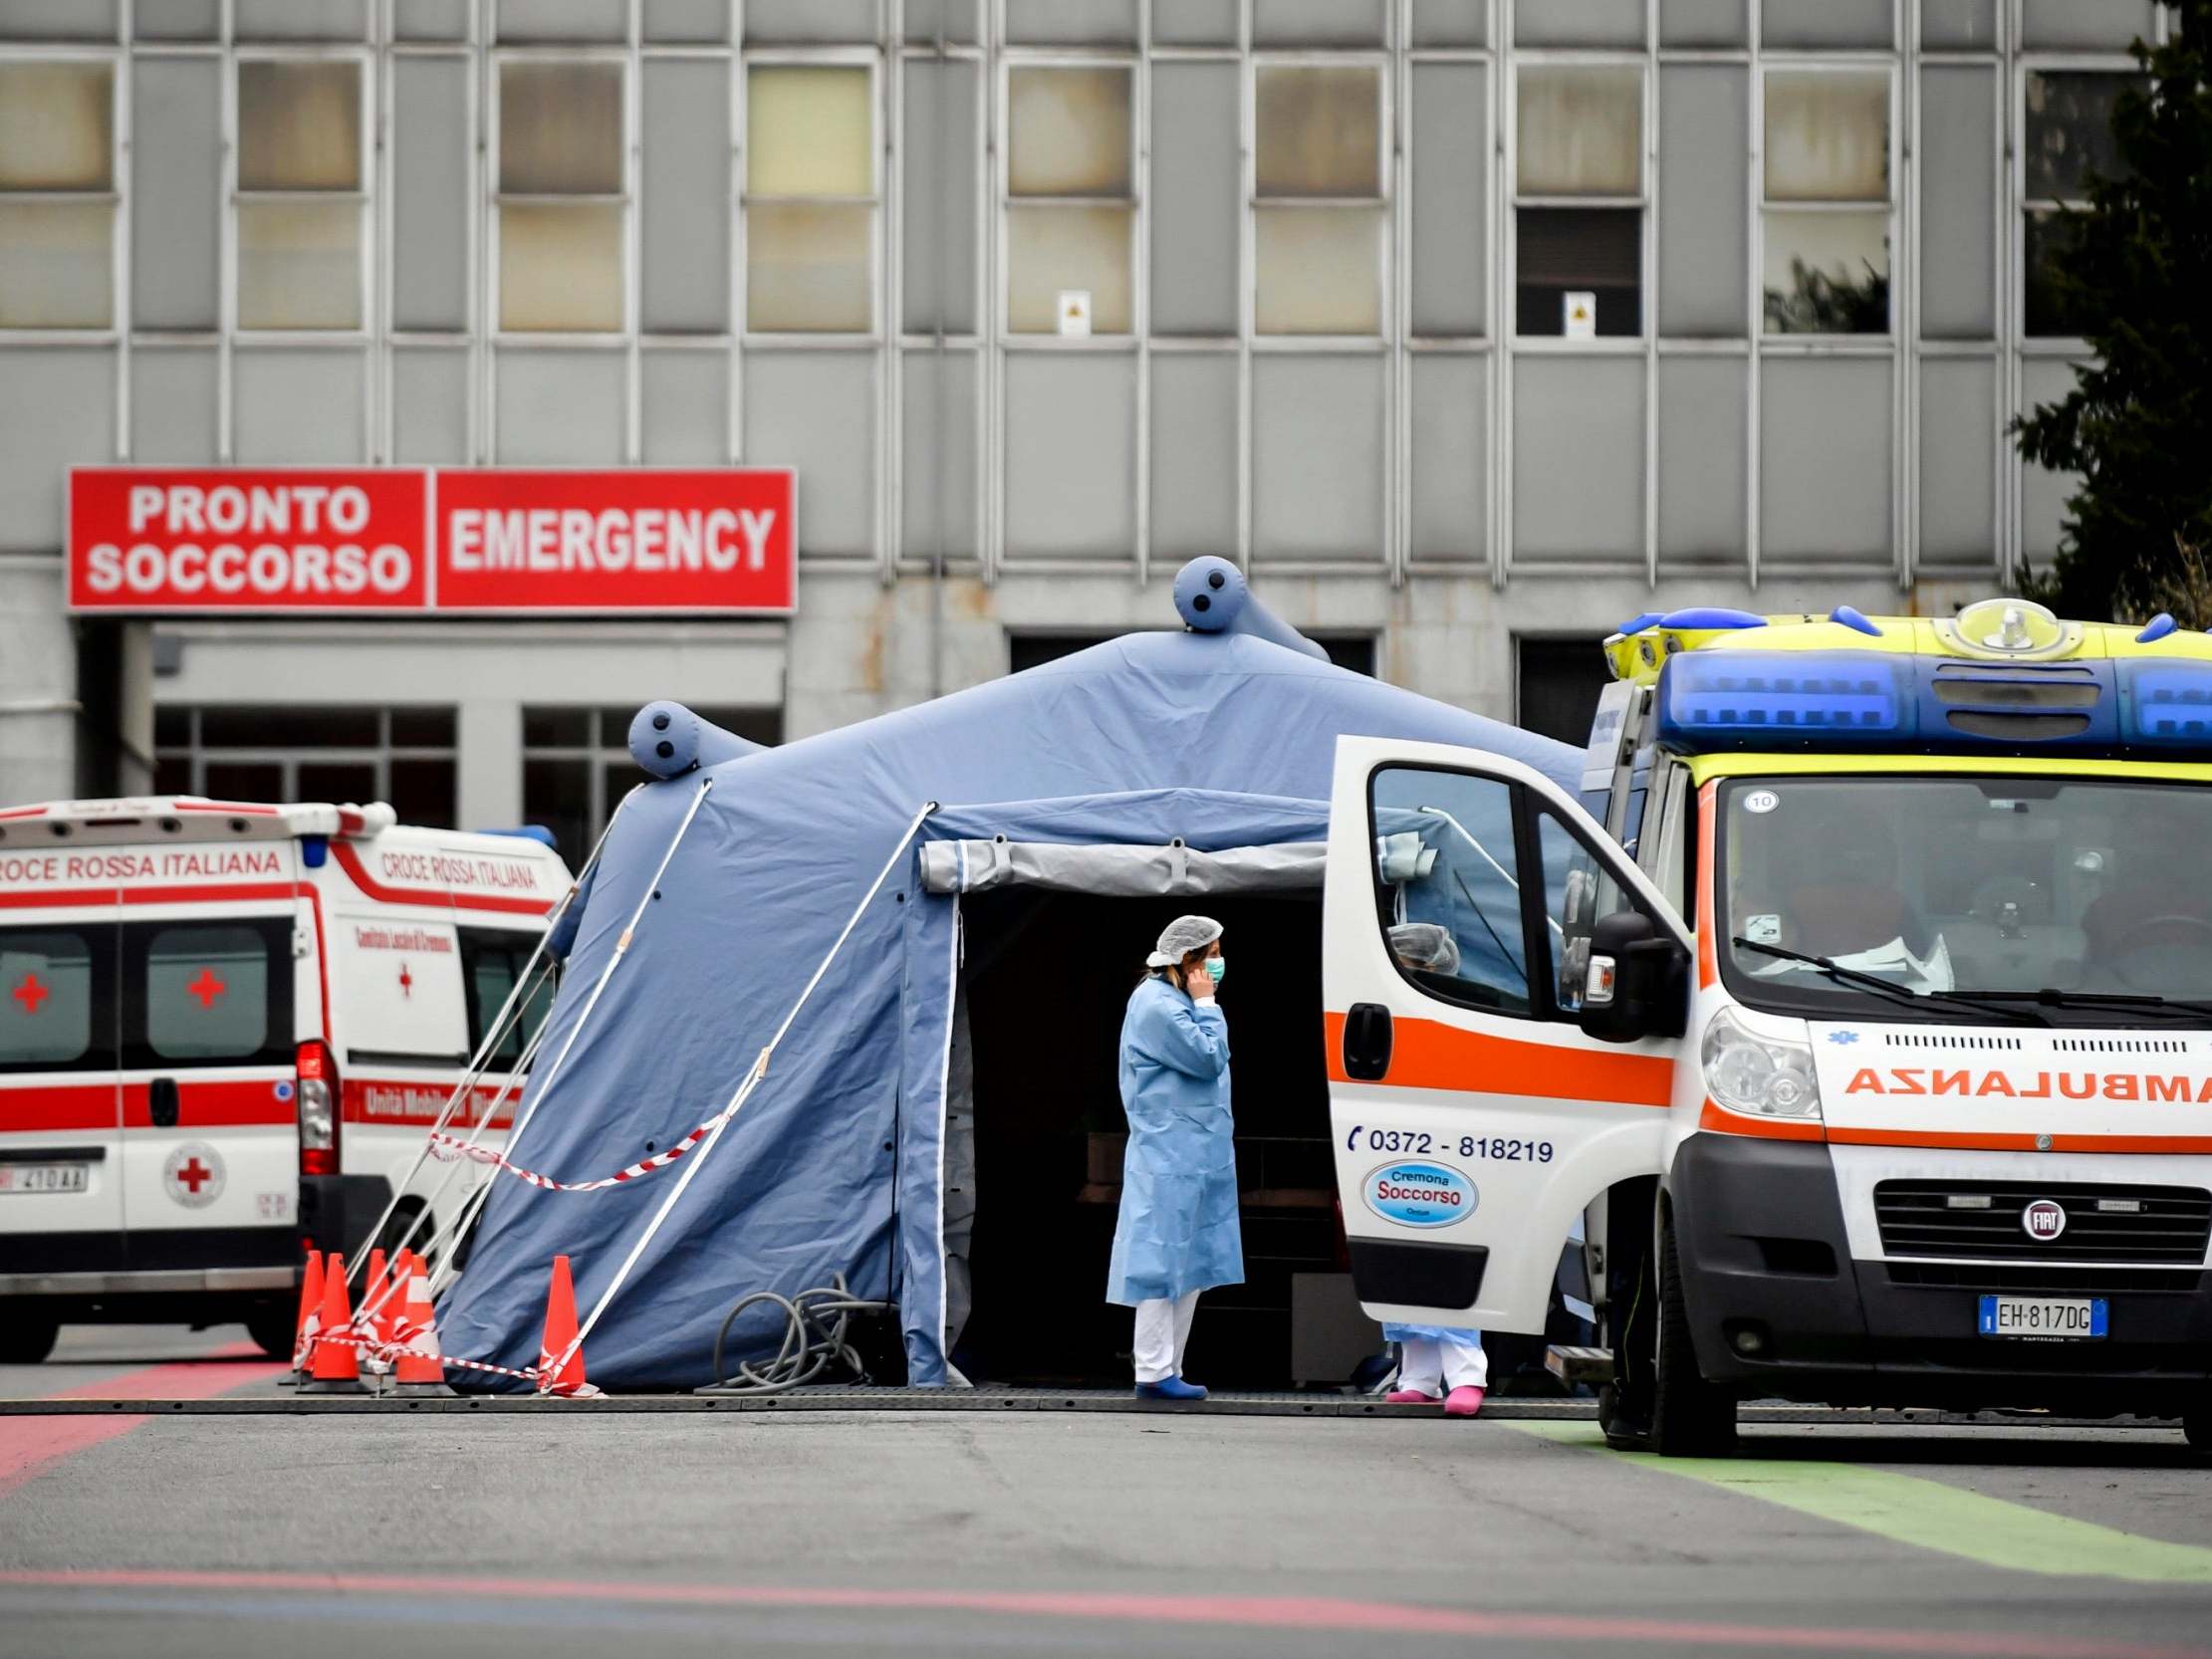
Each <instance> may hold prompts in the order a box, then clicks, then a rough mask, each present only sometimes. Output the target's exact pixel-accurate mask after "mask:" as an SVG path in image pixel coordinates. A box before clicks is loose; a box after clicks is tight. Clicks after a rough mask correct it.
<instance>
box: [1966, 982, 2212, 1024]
mask: <svg viewBox="0 0 2212 1659" xmlns="http://www.w3.org/2000/svg"><path fill="white" fill-rule="evenodd" d="M1966 994H1967V995H1969V996H1974V997H1986V998H1988V999H1989V1000H1990V1001H1992V1002H2000V1001H2001V1002H2021V1003H2037V1004H2040V1005H2041V1006H2043V1007H2045V1008H2147V1009H2151V1010H2153V1011H2155V1012H2157V1013H2161V1014H2185V1015H2195V1016H2196V1017H2197V1018H2199V1019H2203V1018H2207V1017H2212V1003H2195V1002H2187V1001H2184V1000H2182V999H2180V998H2176V997H2161V996H2157V995H2155V994H2153V993H2151V992H2148V991H2141V992H2126V991H2062V990H2060V989H2059V988H2058V987H2057V986H2054V985H2046V986H2044V987H2043V988H2042V989H2041V990H2037V991H1972V992H1968V993H1966Z"/></svg>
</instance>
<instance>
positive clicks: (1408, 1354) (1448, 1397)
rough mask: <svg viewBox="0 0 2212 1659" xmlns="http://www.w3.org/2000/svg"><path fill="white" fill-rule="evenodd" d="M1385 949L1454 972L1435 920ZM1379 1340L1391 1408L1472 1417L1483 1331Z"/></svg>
mask: <svg viewBox="0 0 2212 1659" xmlns="http://www.w3.org/2000/svg"><path fill="white" fill-rule="evenodd" d="M1390 950H1391V952H1392V953H1393V954H1394V955H1395V956H1396V957H1397V959H1398V963H1399V965H1400V966H1401V967H1403V968H1405V969H1407V970H1408V971H1409V972H1412V973H1415V974H1437V975H1441V976H1442V977H1444V978H1446V979H1449V978H1451V977H1452V976H1454V975H1456V974H1457V973H1458V972H1459V943H1458V941H1457V940H1455V939H1454V938H1453V937H1452V936H1451V932H1450V930H1449V929H1447V928H1444V927H1440V926H1438V925H1437V924H1436V923H1434V922H1400V923H1399V924H1398V925H1397V926H1396V927H1393V928H1391V929H1390ZM1382 1339H1383V1340H1384V1341H1386V1342H1395V1343H1397V1345H1398V1385H1397V1387H1396V1388H1394V1389H1392V1390H1391V1391H1390V1392H1389V1393H1388V1394H1387V1395H1385V1396H1384V1398H1386V1399H1387V1400H1388V1401H1389V1403H1390V1404H1392V1405H1434V1404H1436V1402H1437V1401H1438V1400H1442V1401H1443V1402H1444V1414H1445V1415H1446V1416H1448V1417H1472V1416H1474V1415H1475V1413H1476V1412H1478V1411H1480V1410H1481V1409H1482V1401H1483V1395H1484V1393H1485V1392H1486V1390H1487V1389H1488V1388H1489V1386H1490V1356H1489V1355H1488V1354H1486V1353H1484V1352H1483V1351H1482V1332H1481V1331H1479V1330H1467V1329H1463V1328H1460V1327H1458V1326H1455V1325H1440V1324H1385V1325H1384V1326H1383V1327H1382Z"/></svg>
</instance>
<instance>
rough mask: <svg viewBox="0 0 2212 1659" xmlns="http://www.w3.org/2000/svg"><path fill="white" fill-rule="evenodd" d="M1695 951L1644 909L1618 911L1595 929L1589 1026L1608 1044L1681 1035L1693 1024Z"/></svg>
mask: <svg viewBox="0 0 2212 1659" xmlns="http://www.w3.org/2000/svg"><path fill="white" fill-rule="evenodd" d="M1689 983H1690V957H1689V952H1687V951H1686V950H1684V949H1683V948H1682V947H1681V946H1680V945H1678V944H1676V943H1675V942H1674V941H1673V940H1672V939H1669V938H1667V937H1666V936H1665V935H1664V934H1662V933H1661V932H1660V931H1659V929H1658V926H1657V924H1656V923H1654V922H1653V921H1652V920H1651V918H1650V917H1649V916H1646V915H1645V914H1643V912H1642V911H1640V910H1616V911H1614V912H1613V913H1612V914H1611V915H1609V916H1605V917H1603V918H1601V919H1600V920H1599V921H1598V925H1597V926H1596V927H1595V928H1593V929H1592V930H1591V935H1590V967H1589V969H1588V973H1587V976H1586V978H1585V980H1584V982H1583V1030H1584V1031H1586V1032H1588V1033H1589V1034H1590V1035H1591V1036H1592V1037H1595V1038H1597V1039H1598V1041H1599V1042H1602V1043H1633V1042H1635V1041H1636V1039H1638V1038H1641V1037H1679V1036H1681V1035H1682V1033H1683V1031H1684V1029H1685V1028H1686V1027H1687V1025H1688V1023H1689Z"/></svg>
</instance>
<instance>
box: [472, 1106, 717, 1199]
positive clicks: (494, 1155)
mask: <svg viewBox="0 0 2212 1659" xmlns="http://www.w3.org/2000/svg"><path fill="white" fill-rule="evenodd" d="M727 1116H729V1111H728V1109H727V1108H725V1109H724V1110H722V1111H718V1112H716V1113H715V1114H714V1115H713V1116H712V1117H710V1118H708V1119H707V1120H706V1121H705V1122H704V1123H702V1124H700V1125H699V1126H698V1127H697V1128H696V1129H693V1130H692V1131H691V1132H690V1133H689V1134H687V1135H685V1136H684V1137H683V1139H681V1140H679V1141H677V1142H676V1143H675V1145H673V1146H671V1147H669V1148H668V1150H667V1151H665V1152H655V1153H654V1154H653V1155H652V1156H651V1157H649V1158H645V1159H642V1160H640V1161H639V1162H637V1163H633V1164H631V1165H630V1166H629V1167H628V1168H627V1169H617V1170H616V1171H615V1172H614V1174H612V1175H608V1176H603V1177H602V1178H601V1179H599V1180H597V1181H556V1180H555V1179H554V1178H553V1177H552V1176H550V1175H541V1174H539V1173H538V1172H537V1171H536V1170H534V1169H525V1168H523V1167H522V1165H520V1164H518V1163H513V1162H511V1161H509V1159H508V1157H507V1155H506V1154H505V1153H504V1152H498V1151H494V1150H493V1149H492V1148H491V1147H489V1146H473V1145H471V1144H469V1143H468V1142H467V1141H464V1140H462V1139H460V1138H459V1137H458V1136H456V1135H449V1134H446V1133H445V1132H444V1131H443V1130H432V1131H431V1133H430V1155H431V1156H432V1157H434V1158H439V1159H442V1160H443V1161H445V1162H447V1163H451V1162H452V1161H453V1160H454V1159H456V1158H468V1159H470V1160H472V1161H473V1162H476V1163H480V1164H489V1165H491V1166H492V1167H493V1168H494V1169H503V1170H505V1171H506V1172H507V1173H508V1174H510V1175H512V1176H513V1177H514V1178H515V1179H516V1180H518V1181H522V1182H526V1183H527V1184H529V1185H530V1186H533V1187H538V1188H540V1189H542V1190H543V1191H546V1192H604V1191H605V1190H606V1189H607V1188H609V1187H618V1186H620V1185H622V1184H623V1183H624V1182H625V1181H634V1180H636V1179H637V1178H638V1177H639V1176H643V1175H650V1174H652V1173H653V1172H654V1171H655V1170H660V1169H666V1168H667V1167H668V1166H669V1165H670V1164H672V1163H674V1162H675V1161H676V1160H677V1159H678V1158H680V1157H682V1156H683V1155H684V1154H685V1153H686V1152H688V1151H690V1150H691V1149H692V1148H693V1147H694V1146H697V1145H698V1144H699V1142H700V1141H702V1140H704V1139H706V1137H707V1135H708V1134H709V1133H710V1132H711V1131H712V1130H713V1128H714V1125H715V1124H717V1123H719V1122H721V1121H722V1119H723V1118H725V1117H727Z"/></svg>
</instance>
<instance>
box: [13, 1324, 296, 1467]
mask: <svg viewBox="0 0 2212 1659" xmlns="http://www.w3.org/2000/svg"><path fill="white" fill-rule="evenodd" d="M260 1353H261V1350H260V1349H259V1348H257V1347H256V1346H254V1344H253V1343H251V1342H233V1343H229V1344H226V1345H225V1346H223V1347H219V1348H216V1349H214V1350H213V1351H212V1352H210V1353H209V1354H208V1355H207V1356H206V1358H204V1359H188V1360H178V1361H172V1362H170V1363H168V1364H163V1365H147V1366H142V1367H140V1368H139V1369H137V1370H135V1371H125V1372H123V1374H122V1375H121V1376H113V1377H106V1378H103V1379H101V1380H100V1381H98V1382H81V1383H78V1384H77V1385H76V1386H75V1387H73V1388H58V1389H56V1390H55V1391H54V1392H53V1393H51V1394H47V1395H45V1396H43V1397H44V1398H46V1399H49V1400H206V1399H212V1398H214V1397H215V1396H216V1395H218V1394H227V1393H229V1392H230V1391H231V1390H232V1389H234V1388H243V1387H245V1386H246V1385H247V1384H249V1383H256V1382H267V1381H269V1380H270V1379H271V1378H273V1377H280V1376H282V1375H284V1372H285V1367H284V1366H282V1365H279V1364H276V1363H273V1362H270V1361H267V1360H264V1361H262V1362H261V1363H259V1364H243V1365H242V1364H240V1363H239V1360H241V1359H242V1358H244V1357H245V1356H246V1355H248V1354H252V1355H255V1356H256V1357H258V1356H259V1355H260ZM145 1420H146V1419H145V1417H144V1415H143V1414H142V1413H140V1414H135V1415H134V1414H130V1413H124V1412H119V1413H118V1414H116V1415H115V1416H113V1417H83V1416H71V1417H59V1416H57V1417H4V1418H0V1494H5V1493H9V1492H13V1491H14V1490H15V1489H16V1488H17V1487H19V1486H21V1485H23V1484H24V1482H26V1481H30V1480H35V1479H37V1478H38V1477H39V1476H40V1475H43V1474H44V1473H46V1471H47V1470H49V1469H51V1468H53V1467H54V1466H55V1465H56V1464H58V1463H60V1462H62V1461H63V1460H64V1459H65V1458H71V1457H75V1456H76V1455H77V1454H78V1453H79V1452H85V1451H90V1450H91V1449H92V1448H93V1447H95V1446H99V1445H102V1444H104V1443H106V1442H108V1441H110V1440H115V1439H117V1438H119V1437H121V1436H123V1435H126V1434H128V1433H129V1432H130V1431H131V1430H132V1429H134V1428H136V1427H137V1426H138V1425H139V1424H140V1423H143V1422H144V1421H145Z"/></svg>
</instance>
